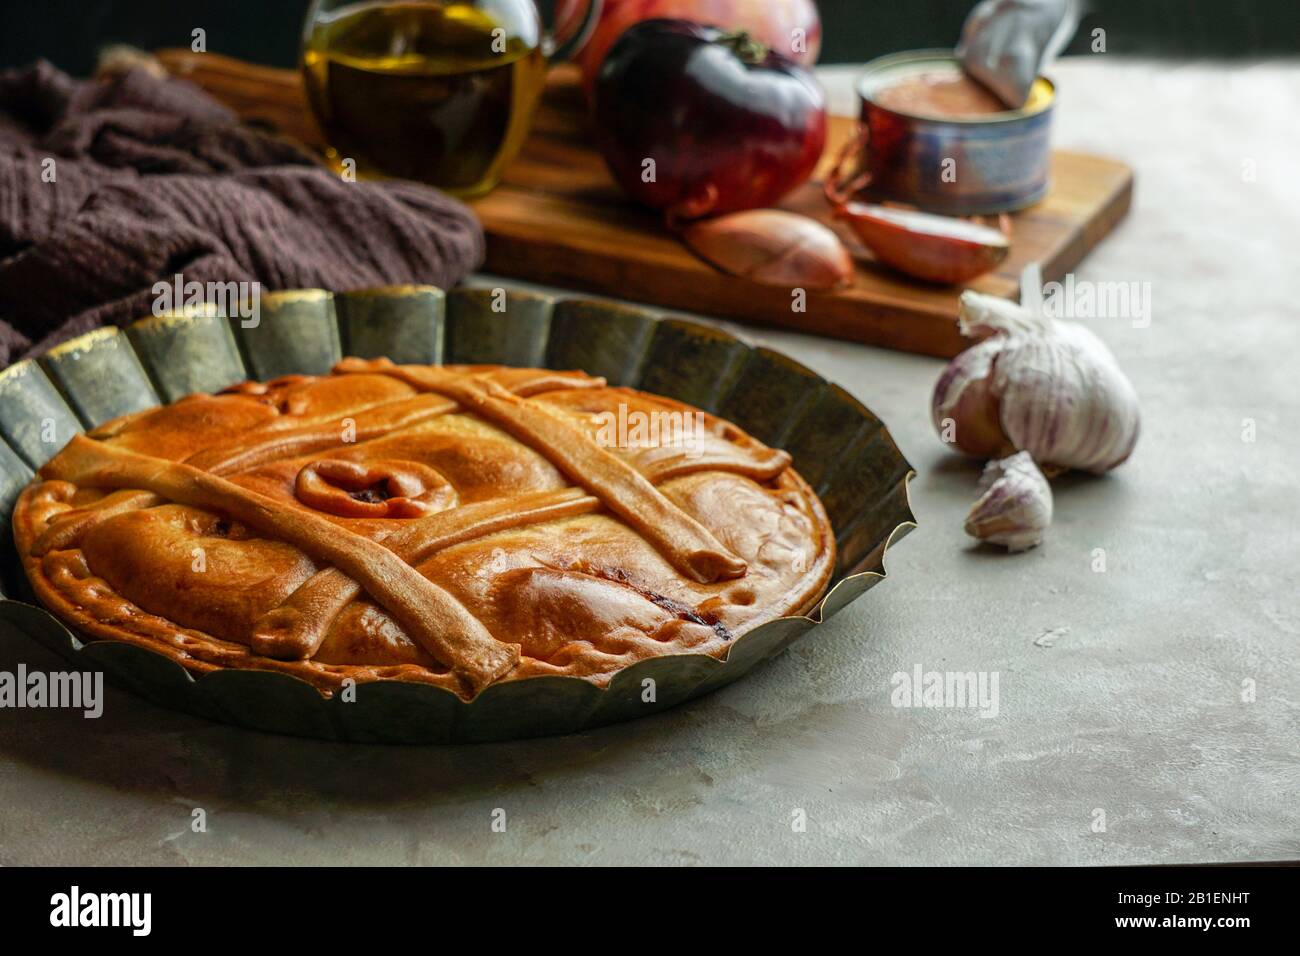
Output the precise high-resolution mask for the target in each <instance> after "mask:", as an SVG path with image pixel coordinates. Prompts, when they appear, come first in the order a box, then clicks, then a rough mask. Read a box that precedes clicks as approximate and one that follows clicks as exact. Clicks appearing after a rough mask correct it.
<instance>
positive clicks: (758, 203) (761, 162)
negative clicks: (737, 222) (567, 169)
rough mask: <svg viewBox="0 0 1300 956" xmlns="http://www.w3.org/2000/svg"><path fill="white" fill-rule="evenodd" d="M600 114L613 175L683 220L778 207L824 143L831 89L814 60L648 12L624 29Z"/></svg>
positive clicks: (599, 90) (604, 79)
mask: <svg viewBox="0 0 1300 956" xmlns="http://www.w3.org/2000/svg"><path fill="white" fill-rule="evenodd" d="M593 119H594V123H595V127H596V141H597V143H598V145H599V146H600V150H601V153H602V154H604V157H605V161H606V162H607V163H608V164H609V168H610V171H611V172H612V173H613V174H614V178H615V179H617V180H618V181H619V183H620V184H622V186H623V188H624V189H626V190H627V191H628V192H629V193H630V194H631V195H632V196H633V197H635V198H636V199H638V200H639V201H641V202H643V203H645V204H646V205H648V206H653V207H654V208H656V209H664V210H666V211H667V212H668V214H669V216H670V217H672V218H676V219H695V218H698V217H700V216H712V215H718V214H721V213H727V212H734V211H736V210H739V209H754V208H759V207H764V206H771V205H773V204H774V203H776V202H777V200H779V199H780V198H781V197H782V196H784V195H785V194H786V193H788V192H789V191H790V190H792V189H793V188H794V187H795V186H798V185H799V184H800V183H802V182H804V181H805V180H806V179H807V178H808V177H809V176H810V175H811V174H812V171H813V167H814V166H816V165H817V160H818V158H820V156H821V154H822V148H823V147H824V146H825V145H826V98H825V95H824V94H823V93H822V89H821V87H820V86H818V84H817V81H816V79H814V77H813V76H812V74H811V73H810V72H809V71H808V70H806V69H804V68H803V67H801V66H798V65H796V64H795V63H793V62H791V61H790V60H788V59H786V58H785V57H783V56H781V55H779V54H777V53H775V52H772V51H771V50H768V49H767V48H766V47H764V46H762V45H761V44H758V43H755V42H754V41H753V40H751V39H750V38H749V36H748V35H747V34H744V33H723V32H722V31H721V30H717V29H715V28H713V27H707V26H701V25H699V24H697V23H691V22H690V21H687V20H646V21H644V22H642V23H638V24H637V25H636V26H633V27H631V28H629V29H628V30H627V31H626V32H625V33H624V34H623V35H622V37H620V38H619V40H618V42H617V43H615V44H614V46H613V48H612V49H611V50H610V52H609V55H608V56H607V57H606V58H605V62H604V64H603V65H602V67H601V70H600V75H599V76H598V77H597V79H596V90H595V101H594V108H593Z"/></svg>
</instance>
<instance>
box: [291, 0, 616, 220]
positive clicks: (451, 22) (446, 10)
mask: <svg viewBox="0 0 1300 956" xmlns="http://www.w3.org/2000/svg"><path fill="white" fill-rule="evenodd" d="M596 6H597V3H593V5H592V9H589V10H588V14H589V18H590V17H591V16H594V15H595V12H596V9H595V8H596ZM546 42H548V41H547V40H546V38H545V37H544V36H543V34H542V28H541V23H540V18H539V17H538V13H537V8H536V7H535V6H534V5H533V0H455V2H432V0H429V2H416V0H410V2H362V3H356V2H351V3H348V2H339V0H316V2H315V3H313V5H312V7H311V9H310V10H309V11H308V14H307V22H306V26H305V28H304V32H303V53H302V73H303V79H304V82H305V84H306V88H307V97H308V101H309V102H310V104H311V108H312V110H313V112H314V113H315V115H316V119H317V121H318V122H319V123H320V126H321V131H322V132H323V133H324V134H325V138H326V140H327V141H328V143H329V146H330V150H329V157H330V159H331V161H333V162H334V163H335V164H336V165H337V166H339V167H340V168H345V163H346V161H347V160H352V161H353V162H354V163H355V169H356V172H357V173H358V174H359V175H362V176H393V177H399V178H403V179H416V180H420V181H423V182H426V183H430V184H432V185H434V186H438V187H440V188H441V189H444V190H446V191H447V192H449V193H452V194H453V195H456V196H461V197H473V196H478V195H481V194H483V193H485V192H487V191H488V190H489V189H491V188H492V187H493V186H495V185H496V183H497V181H498V180H499V179H500V177H501V171H502V169H503V167H504V166H505V165H506V163H508V162H509V161H510V160H511V159H512V158H514V156H515V154H516V153H518V151H519V149H520V147H521V146H522V145H523V141H524V137H525V136H526V135H527V133H528V127H529V125H530V123H531V122H532V116H533V111H534V109H535V108H536V106H537V101H538V99H539V97H540V96H541V93H542V89H543V86H544V85H545V81H546V67H547V56H546V54H545V52H544V44H545V43H546ZM566 52H567V51H566ZM553 55H559V51H557V52H556V54H553Z"/></svg>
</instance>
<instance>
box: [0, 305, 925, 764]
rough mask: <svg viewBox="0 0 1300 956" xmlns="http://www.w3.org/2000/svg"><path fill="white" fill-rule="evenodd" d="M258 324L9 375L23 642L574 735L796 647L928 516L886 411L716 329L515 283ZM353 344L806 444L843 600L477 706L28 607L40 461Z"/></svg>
mask: <svg viewBox="0 0 1300 956" xmlns="http://www.w3.org/2000/svg"><path fill="white" fill-rule="evenodd" d="M246 324H247V323H246V322H245V321H243V320H240V319H238V318H231V319H226V318H223V317H222V316H220V315H219V314H217V313H215V312H211V311H203V310H199V311H192V312H188V313H185V314H176V315H166V316H161V317H150V318H147V319H143V320H141V321H139V322H136V323H135V324H133V325H131V326H129V327H127V328H126V329H125V330H119V329H116V328H105V329H99V330H96V331H94V332H91V333H89V334H87V335H83V336H81V337H80V338H77V339H74V340H72V341H70V342H66V343H64V344H62V345H60V346H58V347H56V348H54V349H51V350H50V351H49V352H48V353H46V354H45V355H44V356H41V357H40V358H39V359H36V360H25V361H22V362H18V363H16V364H14V365H12V366H10V367H9V368H7V369H5V370H4V371H3V372H0V518H2V519H3V529H4V535H5V538H4V541H3V543H0V587H2V588H3V591H2V592H0V593H2V594H3V595H7V596H5V597H3V599H0V631H15V632H19V633H21V634H25V635H27V636H29V637H31V638H33V639H35V640H37V641H39V642H40V643H41V644H43V645H45V646H46V647H49V648H51V649H52V650H54V651H55V652H57V653H58V654H60V655H62V656H63V657H64V658H66V659H67V660H68V661H69V662H71V663H72V664H73V665H74V666H76V667H80V668H85V667H89V668H97V669H102V670H103V671H104V672H105V674H106V676H107V677H108V678H109V679H111V680H113V681H115V682H117V683H118V684H120V685H123V686H125V687H126V688H128V689H130V690H132V691H134V692H136V693H138V694H140V695H142V696H144V697H146V698H148V699H149V700H152V701H154V702H156V703H158V704H161V705H162V706H164V707H170V708H174V709H177V710H183V711H188V712H190V713H194V714H198V715H201V716H204V717H208V718H211V719H213V720H219V721H224V722H227V723H231V724H236V725H238V726H241V727H246V728H251V729H255V730H263V731H269V732H274V733H283V734H293V735H297V736H306V737H323V738H328V739H334V740H345V741H356V742H378V743H453V742H471V741H489V740H505V739H510V738H517V737H531V736H541V735H545V734H559V733H568V732H573V731H579V730H583V729H586V728H589V727H595V726H598V725H601V724H607V723H613V722H615V721H621V720H626V719H629V718H632V717H638V716H642V715H645V714H649V713H653V712H655V711H659V710H663V709H665V708H668V707H672V706H674V705H676V704H679V703H681V702H682V701H685V700H689V699H690V698H693V697H698V696H700V695H701V694H706V693H708V692H709V691H712V690H714V689H716V688H718V687H721V686H722V685H724V684H727V683H729V682H731V681H733V680H735V679H736V678H737V677H740V676H741V675H743V674H745V673H746V672H747V671H749V669H750V668H752V667H753V666H754V665H755V664H757V663H758V662H759V661H762V660H764V659H765V658H768V657H772V656H774V655H776V654H779V653H780V652H781V651H783V650H784V649H785V648H787V647H788V646H790V644H791V643H793V642H794V641H795V640H797V639H798V638H799V637H801V636H802V635H804V634H805V633H807V632H808V631H809V630H811V629H813V628H815V627H816V626H817V624H819V623H820V622H822V621H824V620H825V619H827V618H829V617H830V616H831V615H832V614H834V613H836V612H837V611H839V610H840V609H841V608H843V607H845V606H846V605H847V604H849V603H850V602H851V601H854V600H856V599H857V598H858V597H860V596H861V595H862V594H863V593H865V592H866V591H867V590H868V589H869V588H871V587H872V586H874V585H875V584H876V583H878V582H879V581H880V580H882V578H883V577H884V566H883V558H884V554H885V550H886V548H887V547H888V546H889V545H890V544H891V543H892V542H894V541H896V540H897V539H898V538H899V537H900V536H901V535H902V534H903V533H904V532H905V531H906V530H908V529H909V528H911V527H913V526H914V519H913V516H912V512H911V509H910V507H909V504H908V492H907V484H908V481H909V479H910V478H911V476H912V469H911V467H910V466H909V465H908V463H907V461H906V460H905V459H904V458H903V456H902V454H901V453H900V452H899V450H898V448H897V446H896V445H895V444H894V441H893V439H892V438H891V437H890V435H889V433H888V431H887V430H886V429H885V427H884V425H883V424H882V423H881V422H880V420H879V419H878V418H876V416H875V415H873V414H872V413H871V412H870V410H868V409H867V408H866V407H865V406H863V405H862V404H861V403H860V402H858V401H857V400H856V399H854V398H853V397H852V396H851V395H849V394H848V393H847V392H846V391H844V390H843V389H842V388H840V387H839V386H837V385H833V384H831V383H829V382H827V381H826V380H824V379H822V378H821V377H820V376H818V375H817V374H815V373H814V372H812V371H811V370H809V369H807V368H805V367H804V366H802V365H800V364H799V363H798V362H795V361H794V360H792V359H790V358H788V357H786V356H784V355H782V354H780V353H779V352H775V351H773V350H771V349H768V348H764V347H761V346H756V345H753V344H751V343H749V342H746V341H744V340H743V339H741V338H738V337H736V336H733V335H731V334H730V333H728V332H726V331H723V330H721V329H718V328H716V327H714V326H710V325H704V324H700V323H696V322H690V321H685V320H682V319H677V318H661V317H659V316H657V315H656V314H654V313H652V312H649V311H646V310H642V309H634V308H628V307H624V306H618V305H614V304H610V303H605V302H600V301H593V300H586V299H576V298H575V299H569V298H560V299H553V298H551V297H548V296H543V295H539V294H536V293H533V292H528V291H524V290H520V289H513V288H508V287H507V288H504V289H457V290H453V291H452V292H449V293H443V292H442V291H441V290H439V289H435V288H432V287H429V286H400V287H391V288H384V289H374V290H365V291H356V292H346V293H338V294H331V293H329V292H325V291H323V290H320V289H305V290H293V291H285V292H275V293H269V294H266V295H264V296H263V297H262V300H261V314H260V321H259V322H258V324H257V325H256V326H255V327H251V328H245V327H244V326H245V325H246ZM344 355H357V356H361V357H363V358H374V357H379V356H388V357H390V358H392V359H393V360H395V361H397V362H420V363H438V362H445V363H483V364H506V365H518V366H536V367H549V368H557V369H582V370H583V371H586V372H588V373H590V374H593V375H603V376H605V377H606V378H607V379H608V380H609V381H610V383H611V384H614V385H626V386H631V387H634V388H639V389H642V390H644V391H648V392H654V393H658V394H661V395H667V396H670V397H672V398H676V399H678V400H680V401H684V402H687V403H689V404H692V405H695V406H697V407H700V408H703V409H705V410H707V411H709V412H712V413H714V414H716V415H719V416H721V417H723V418H726V419H729V420H731V421H733V422H735V423H736V424H737V425H739V426H740V427H741V428H743V429H745V430H746V431H748V432H749V433H750V434H752V435H754V436H755V437H756V438H758V439H759V440H761V441H763V442H765V443H766V444H768V445H770V446H773V447H779V448H784V449H786V450H787V451H789V452H790V453H791V454H792V455H793V456H794V465H795V468H796V469H797V470H798V471H799V473H800V474H801V475H803V477H804V478H805V479H807V481H808V482H809V484H810V485H812V487H813V488H815V489H816V491H817V493H818V495H820V497H821V499H822V501H823V503H824V504H825V506H826V511H827V513H828V515H829V516H830V519H831V525H832V527H833V528H834V530H835V538H836V545H837V549H838V561H837V567H836V569H835V574H834V576H833V577H832V579H831V584H830V587H829V589H828V592H827V594H826V596H825V597H824V598H823V599H822V600H821V602H820V603H819V604H818V605H817V606H816V608H814V609H813V610H812V611H811V612H810V613H809V614H808V615H807V616H800V617H788V618H781V619H779V620H774V621H771V622H769V623H767V624H764V625H762V626H760V627H758V628H756V629H755V630H753V631H750V632H749V633H747V634H745V635H743V636H742V637H741V638H739V639H738V640H737V641H736V642H735V643H734V644H733V645H732V647H731V648H730V651H729V653H728V654H727V657H726V659H725V660H716V659H714V658H712V657H707V656H703V655H699V654H681V655H673V656H665V657H656V658H651V659H649V660H644V661H641V662H639V663H637V664H634V665H632V666H630V667H627V668H625V669H624V670H622V671H620V672H619V673H618V674H616V675H615V676H614V678H613V680H612V681H611V682H610V684H609V685H608V686H607V687H598V686H596V685H594V684H592V683H590V682H589V681H586V680H583V679H580V678H573V677H536V678H530V679H526V680H518V681H511V682H507V683H504V684H498V685H495V686H492V687H489V688H487V689H486V690H485V691H484V692H483V693H481V694H480V695H478V697H476V698H475V699H474V700H473V701H470V702H468V703H467V702H465V701H463V700H461V699H460V698H458V697H456V696H455V695H454V694H452V693H451V692H450V691H446V690H443V689H441V688H439V687H434V686H431V685H427V684H413V683H404V682H400V681H379V682H374V683H366V684H362V685H359V686H358V687H357V689H356V695H355V698H356V699H355V700H354V701H347V700H344V699H343V697H342V696H341V695H336V696H334V697H332V698H327V697H325V696H323V695H322V694H321V693H320V692H319V691H317V690H316V689H315V688H314V687H312V686H311V685H309V684H307V683H305V682H303V681H300V680H298V679H296V678H293V677H288V676H285V675H282V674H274V673H270V672H267V671H252V670H221V671H216V672H213V673H209V674H205V675H202V676H199V677H194V676H193V675H191V674H190V673H189V672H188V671H186V670H185V669H184V668H183V667H181V666H180V665H179V664H176V663H174V662H173V661H171V660H168V659H167V658H165V657H163V656H161V655H160V654H156V653H154V652H152V651H150V650H147V649H144V648H142V647H138V646H136V645H132V644H127V643H124V642H120V641H104V640H95V641H91V640H86V639H83V638H82V637H80V636H78V635H77V634H76V633H74V632H73V631H71V630H69V629H68V628H67V627H65V626H64V625H63V624H62V623H61V622H59V621H58V620H56V619H55V618H54V617H53V616H52V615H50V614H49V613H48V612H46V611H45V610H44V609H42V608H40V607H38V606H36V605H34V604H33V603H28V602H29V601H30V600H31V592H30V589H29V588H28V586H27V583H26V581H25V579H24V577H23V573H22V570H21V567H20V564H19V561H18V556H17V554H16V553H15V551H14V547H13V543H12V538H11V536H10V535H11V532H10V527H11V519H12V512H13V507H14V503H15V500H16V498H17V496H18V493H19V492H20V491H21V490H22V488H23V487H24V486H25V485H26V484H27V483H28V482H29V481H30V480H31V478H32V475H33V472H34V469H36V468H39V467H40V466H41V465H43V464H44V463H45V462H46V461H48V460H49V459H50V458H51V457H53V455H54V454H55V453H56V452H58V451H59V450H60V449H61V448H62V447H63V445H64V444H66V443H67V441H68V440H69V439H70V438H71V437H72V435H73V434H74V433H75V432H78V431H81V430H82V429H83V428H93V427H94V426H96V425H99V424H100V423H102V422H105V421H107V420H109V419H111V418H115V417H117V416H119V415H123V414H126V413H127V412H133V411H138V410H140V409H144V408H149V407H152V406H154V405H158V404H163V403H167V402H171V401H174V400H176V399H178V398H180V397H182V396H184V395H187V394H190V393H193V392H211V391H216V390H218V389H221V388H223V387H225V386H227V385H230V384H232V383H235V382H239V381H243V380H244V379H249V378H252V379H262V380H265V379H269V378H274V377H275V376H278V375H284V374H289V373H304V374H323V373H326V372H328V371H329V369H330V367H331V366H332V365H333V364H334V362H336V361H337V360H338V359H339V358H340V357H342V356H344ZM648 681H653V684H649V683H647V682H648ZM650 688H653V693H648V692H647V691H648V689H650Z"/></svg>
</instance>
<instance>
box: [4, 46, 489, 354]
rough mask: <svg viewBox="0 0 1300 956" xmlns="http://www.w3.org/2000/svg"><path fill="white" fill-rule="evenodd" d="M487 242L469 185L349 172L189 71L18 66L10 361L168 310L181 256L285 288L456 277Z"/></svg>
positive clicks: (8, 86) (7, 330)
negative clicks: (255, 123) (158, 288)
mask: <svg viewBox="0 0 1300 956" xmlns="http://www.w3.org/2000/svg"><path fill="white" fill-rule="evenodd" d="M49 159H52V160H53V161H54V162H53V165H52V166H51V164H50V163H48V162H46V160H49ZM51 170H52V172H53V180H54V181H53V182H49V181H46V180H48V179H49V178H50V173H51ZM482 258H483V231H482V229H481V228H480V226H479V224H478V222H477V221H476V220H475V218H474V215H473V213H471V212H470V211H469V209H468V208H466V207H465V206H464V205H462V204H461V203H459V202H457V201H456V200H454V199H451V198H449V197H447V196H445V195H443V194H442V193H440V192H438V191H437V190H435V189H431V188H429V187H428V186H421V185H418V184H415V183H409V182H400V181H390V182H345V181H343V180H342V179H340V178H339V177H337V176H336V175H334V174H333V173H332V172H331V171H329V170H328V169H326V168H325V167H323V166H321V165H320V164H319V163H318V161H317V160H316V159H315V158H314V157H313V156H312V154H311V153H309V152H308V151H307V150H306V148H305V147H303V146H300V145H298V144H296V143H292V142H289V141H286V140H284V139H281V138H278V137H276V136H273V135H270V134H268V133H265V132H262V131H259V130H256V129H254V128H252V127H250V126H247V125H244V124H241V123H240V121H239V118H238V117H237V116H236V115H235V114H234V113H232V112H231V111H229V110H228V109H226V108H225V107H224V106H221V105H220V104H218V103H217V102H216V101H215V100H213V99H211V98H210V97H208V96H207V95H206V94H205V93H203V92H202V91H200V90H199V89H198V88H197V87H195V86H193V85H192V84H190V83H187V82H185V81H183V80H177V79H159V78H157V77H155V76H152V75H150V74H149V73H148V72H146V71H144V70H141V69H133V70H130V71H128V72H125V73H119V74H116V75H111V76H107V77H103V78H100V79H96V80H91V81H87V82H78V81H75V80H73V79H71V78H70V77H68V76H67V75H66V74H64V73H61V72H59V71H58V70H57V69H55V68H54V67H53V66H51V65H50V64H49V63H45V62H39V63H36V64H35V65H33V66H30V67H25V68H22V69H18V70H11V71H7V72H0V367H3V366H4V365H6V364H8V363H9V362H11V361H14V360H16V359H18V358H21V357H22V356H23V355H26V354H28V353H35V352H40V351H44V350H45V349H47V348H49V347H50V346H51V345H54V344H56V343H57V342H60V341H62V340H64V339H68V338H71V337H72V336H74V335H79V334H80V333H82V332H85V331H88V330H89V329H92V328H94V327H96V326H99V325H106V324H110V323H111V324H125V323H127V322H131V321H133V320H135V319H138V318H141V317H143V316H145V315H148V314H150V311H151V308H152V304H153V298H154V296H153V292H152V291H151V290H152V287H153V285H154V283H155V282H157V281H159V280H168V281H171V279H172V277H173V276H174V275H175V274H176V273H181V274H182V275H183V277H184V281H185V282H186V283H188V282H190V281H196V282H200V283H208V282H229V281H235V282H242V281H258V282H261V283H262V287H263V288H264V289H266V290H268V291H269V290H273V289H290V288H303V287H319V288H326V289H335V290H344V289H355V288H364V287H367V286H375V285H385V284H400V283H408V282H419V283H429V284H432V285H437V286H442V287H444V288H446V287H449V286H452V285H454V284H455V283H456V282H458V281H459V280H460V279H461V278H463V277H464V276H465V275H466V274H467V273H468V272H470V271H471V270H472V269H474V268H475V267H476V266H477V265H478V264H479V263H480V262H481V261H482Z"/></svg>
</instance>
